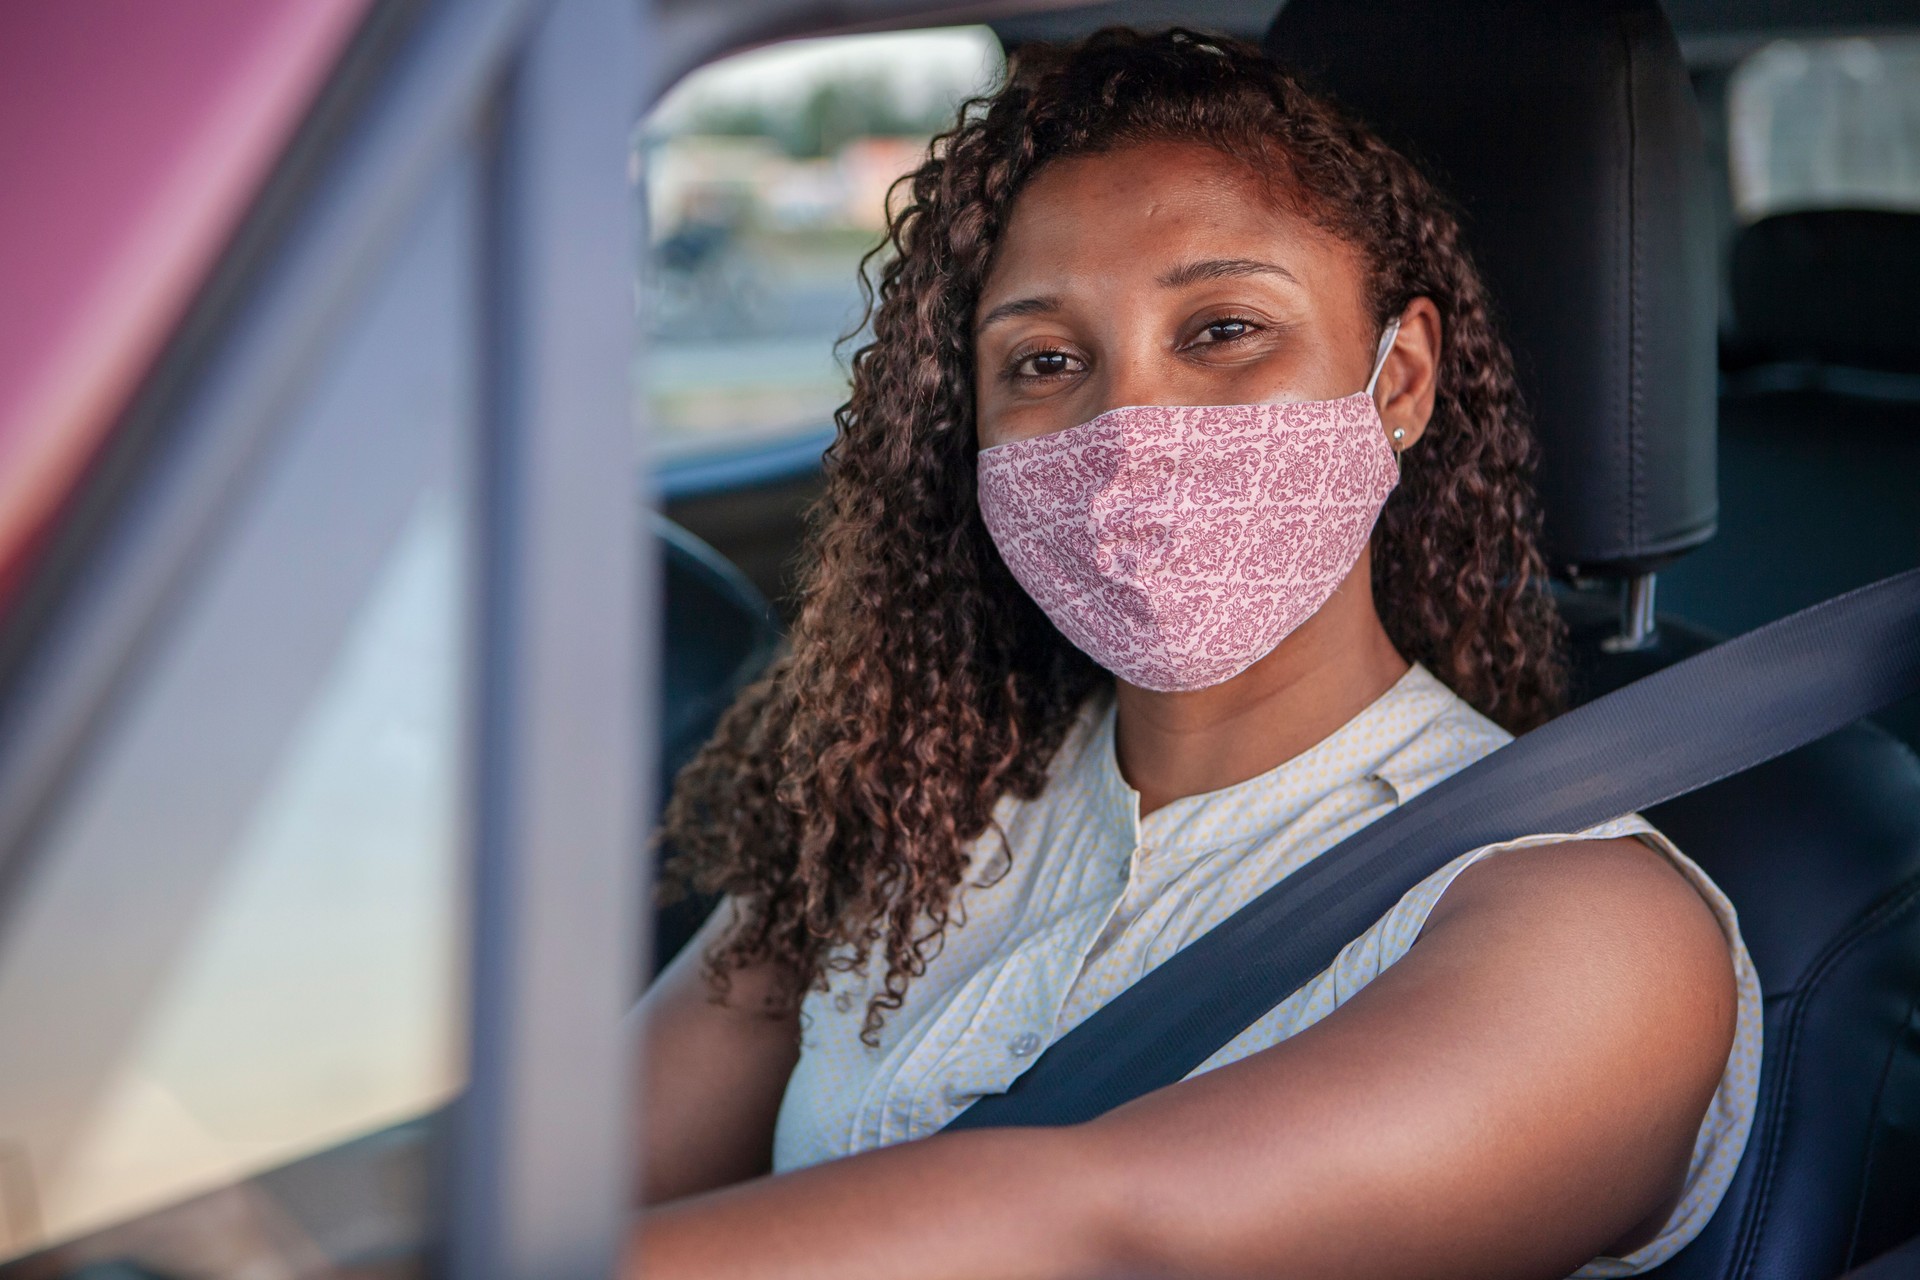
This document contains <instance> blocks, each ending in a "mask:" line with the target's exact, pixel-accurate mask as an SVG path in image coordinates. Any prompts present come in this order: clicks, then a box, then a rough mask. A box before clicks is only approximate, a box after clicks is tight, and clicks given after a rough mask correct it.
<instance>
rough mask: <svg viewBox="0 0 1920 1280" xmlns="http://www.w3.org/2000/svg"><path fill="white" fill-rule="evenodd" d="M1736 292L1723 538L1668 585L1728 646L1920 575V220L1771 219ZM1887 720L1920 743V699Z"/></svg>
mask: <svg viewBox="0 0 1920 1280" xmlns="http://www.w3.org/2000/svg"><path fill="white" fill-rule="evenodd" d="M1731 285H1732V290H1731V291H1732V295H1733V331H1732V333H1731V334H1730V335H1729V338H1728V340H1727V342H1726V346H1725V350H1724V353H1723V357H1722V363H1723V365H1724V366H1725V368H1726V373H1725V375H1724V376H1723V378H1722V386H1721V397H1720V493H1721V511H1720V532H1719V534H1718V535H1717V536H1716V537H1715V538H1714V540H1713V541H1712V542H1710V543H1708V544H1707V545H1706V546H1704V547H1702V548H1701V549H1700V551H1699V552H1698V553H1696V554H1694V555H1691V556H1688V557H1687V558H1686V559H1685V560H1683V561H1681V562H1680V563H1679V564H1676V565H1675V566H1674V567H1673V569H1672V570H1671V571H1670V572H1669V573H1667V574H1666V575H1665V576H1664V579H1663V581H1662V583H1661V594H1662V595H1663V596H1664V597H1665V598H1666V599H1667V600H1668V601H1669V602H1670V604H1671V605H1672V606H1673V608H1674V610H1675V611H1676V612H1678V613H1681V614H1683V615H1685V616H1686V617H1688V618H1691V619H1694V620H1695V621H1698V622H1701V623H1703V624H1705V625H1706V626H1709V627H1711V628H1713V629H1714V630H1716V631H1721V632H1726V633H1733V632H1739V631H1746V630H1750V629H1751V628H1753V627H1757V626H1759V625H1761V624H1762V623H1765V622H1770V621H1772V620H1773V619H1774V618H1778V617H1781V616H1783V615H1785V614H1788V613H1791V612H1793V611H1794V610H1795V609H1802V608H1805V607H1806V606H1807V605H1810V604H1813V603H1815V602H1816V601H1819V600H1823V599H1826V598H1827V597H1829V596H1834V595H1838V594H1839V593H1840V592H1842V591H1846V590H1850V589H1851V588H1853V587H1857V586H1861V585H1863V584H1865V583H1868V582H1872V581H1875V580H1877V579H1879V578H1883V577H1886V576H1888V575H1889V574H1892V573H1897V572H1898V571H1900V570H1901V569H1906V568H1911V567H1912V566H1913V565H1916V564H1920V326H1916V325H1915V324H1914V323H1913V318H1912V315H1911V309H1912V299H1913V297H1914V296H1915V294H1916V293H1920V213H1903V212H1894V211H1889V210H1854V209H1820V210H1808V211H1802V212H1797V213H1783V214H1776V215H1774V216H1773V217H1769V218H1762V219H1761V220H1760V221H1758V222H1756V223H1754V224H1753V225H1751V226H1749V227H1746V228H1744V229H1742V230H1741V232H1740V233H1739V236H1738V238H1737V239H1736V240H1735V242H1734V248H1733V253H1732V261H1731ZM1875 718H1876V720H1877V721H1878V722H1879V723H1881V724H1883V725H1885V726H1886V727H1887V728H1888V729H1889V730H1891V731H1892V732H1893V733H1894V735H1895V736H1897V737H1900V738H1903V739H1904V740H1905V741H1906V742H1907V743H1908V744H1909V745H1914V746H1920V700H1911V699H1910V700H1909V701H1908V702H1907V703H1905V704H1904V705H1902V706H1899V707H1894V708H1890V709H1889V710H1887V711H1885V712H1882V713H1881V714H1880V715H1879V716H1877V717H1875Z"/></svg>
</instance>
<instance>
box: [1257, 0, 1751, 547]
mask: <svg viewBox="0 0 1920 1280" xmlns="http://www.w3.org/2000/svg"><path fill="white" fill-rule="evenodd" d="M1267 48H1268V50H1269V52H1270V53H1271V54H1272V55H1273V57H1274V58H1275V59H1276V60H1277V61H1278V62H1280V63H1281V65H1283V66H1286V67H1289V68H1291V69H1292V70H1294V71H1295V72H1297V73H1299V74H1301V75H1303V76H1304V77H1305V79H1306V80H1307V82H1308V83H1309V84H1312V85H1314V86H1315V87H1317V88H1319V89H1321V90H1323V91H1325V92H1329V93H1331V94H1332V96H1333V97H1334V98H1335V99H1336V100H1338V101H1339V102H1341V103H1343V104H1344V105H1345V106H1346V107H1347V108H1349V109H1350V110H1352V111H1354V112H1355V113H1356V114H1358V115H1359V116H1360V117H1361V118H1362V119H1364V120H1366V121H1367V122H1368V123H1369V124H1370V125H1372V126H1373V127H1374V129H1376V130H1377V131H1378V132H1379V133H1380V134H1381V135H1382V136H1383V137H1385V138H1386V139H1387V140H1388V141H1389V142H1390V143H1392V144H1393V145H1394V146H1395V147H1397V148H1399V149H1400V150H1401V151H1402V152H1403V153H1405V154H1406V155H1408V156H1410V157H1411V158H1412V159H1413V160H1415V162H1416V163H1419V164H1421V165H1422V167H1423V168H1424V169H1425V170H1426V171H1427V173H1428V174H1429V176H1431V177H1432V178H1434V179H1435V180H1436V181H1437V182H1438V183H1439V184H1440V185H1441V187H1442V188H1443V189H1445V190H1446V191H1447V192H1448V193H1449V194H1450V195H1451V196H1452V197H1453V198H1454V200H1455V201H1456V202H1457V204H1458V205H1459V206H1460V208H1461V211H1462V213H1463V223H1464V226H1465V229H1466V235H1467V242H1468V244H1469V246H1470V247H1471V249H1472V251H1473V254H1474V257H1475V259H1476V260H1477V261H1478V262H1479V264H1480V268H1481V270H1482V271H1483V272H1484V273H1485V275H1486V277H1487V282H1488V285H1489V287H1490V288H1491V290H1492V293H1493V300H1494V303H1495V307H1496V310H1497V312H1498V314H1499V316H1500V320H1501V328H1502V331H1503V333H1504V335H1505V337H1506V339H1507V342H1508V343H1509V344H1510V345H1511V346H1512V348H1513V354H1514V358H1515V362H1516V365H1517V367H1518V372H1519V377H1520V384H1521V389H1522V391H1523V392H1524V394H1525V396H1526V401H1527V406H1528V409H1529V410H1530V412H1531V414H1532V417H1533V422H1534V428H1535V430H1536V432H1537V433H1538V435H1539V439H1540V445H1541V469H1540V476H1539V485H1540V492H1541V499H1542V502H1543V504H1544V506H1545V510H1546V542H1547V547H1546V550H1547V554H1548V557H1549V560H1550V562H1551V563H1552V564H1553V566H1554V568H1555V569H1556V570H1558V571H1561V572H1569V571H1574V570H1578V571H1580V572H1582V573H1587V574H1593V573H1616V574H1617V573H1633V572H1639V571H1643V570H1646V569H1650V568H1653V567H1655V566H1657V565H1658V564H1660V563H1661V562H1663V561H1665V560H1667V559H1670V558H1672V557H1673V556H1675V555H1677V554H1679V553H1680V552H1683V551H1686V550H1688V549H1690V548H1692V547H1694V546H1697V545H1699V544H1700V543H1701V542H1704V541H1706V539H1707V538H1709V537H1711V536H1712V534H1713V531H1714V522H1715V518H1716V514H1717V510H1718V502H1717V496H1716V490H1715V484H1714V463H1715V453H1714V414H1715V401H1714V394H1715V328H1716V324H1717V317H1716V314H1715V313H1716V310H1717V296H1716V287H1715V277H1714V234H1713V222H1712V213H1711V205H1710V204H1709V199H1708V188H1707V184H1706V167H1705V166H1706V158H1705V149H1704V147H1703V145H1702V143H1701V137H1700V124H1699V118H1698V115H1697V112H1696V108H1695V105H1694V101H1693V95H1692V92H1691V89H1690V87H1689V85H1688V81H1687V75H1686V69H1685V67H1684V65H1683V64H1682V62H1681V60H1680V49H1679V45H1678V44H1677V43H1676V42H1675V40H1674V38H1673V32H1672V30H1671V29H1670V28H1669V27H1668V26H1667V23H1666V20H1665V19H1664V18H1663V17H1662V16H1661V14H1660V11H1659V9H1658V8H1657V7H1656V5H1655V4H1654V3H1653V0H1554V2H1553V3H1550V4H1543V3H1540V2H1539V0H1456V2H1454V3H1448V4H1435V3H1433V2H1432V0H1291V2H1290V3H1288V4H1287V5H1286V7H1285V8H1283V9H1282V10H1281V11H1280V16H1279V17H1278V18H1276V19H1275V21H1274V24H1273V29H1272V30H1271V31H1270V32H1269V33H1268V36H1267Z"/></svg>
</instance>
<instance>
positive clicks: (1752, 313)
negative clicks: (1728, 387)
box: [1733, 209, 1920, 373]
mask: <svg viewBox="0 0 1920 1280" xmlns="http://www.w3.org/2000/svg"><path fill="white" fill-rule="evenodd" d="M1916 296H1920V213H1893V212H1888V211H1882V210H1869V209H1818V210H1811V211H1808V212H1805V213H1782V214H1776V215H1774V216H1773V217H1771V218H1762V219H1761V220H1760V221H1758V222H1756V223H1754V224H1753V225H1752V226H1750V227H1748V228H1746V230H1744V231H1742V232H1741V233H1740V236H1739V238H1738V239H1736V240H1735V241H1734V243H1733V318H1734V330H1735V334H1736V335H1737V336H1736V339H1735V341H1736V344H1737V347H1738V350H1739V354H1740V356H1741V357H1742V358H1743V359H1745V360H1749V361H1757V360H1765V361H1811V362H1813V363H1816V364H1827V365H1849V366H1852V367H1855V368H1861V369H1887V370H1895V371H1898V372H1902V373H1913V372H1920V325H1915V323H1914V319H1913V299H1914V298H1915V297H1916Z"/></svg>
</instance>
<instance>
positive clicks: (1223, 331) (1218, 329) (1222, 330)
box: [1192, 316, 1259, 347]
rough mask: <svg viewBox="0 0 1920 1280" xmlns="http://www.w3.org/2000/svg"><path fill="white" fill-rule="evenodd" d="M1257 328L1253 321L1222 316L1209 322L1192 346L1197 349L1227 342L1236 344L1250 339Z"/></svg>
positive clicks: (1238, 317)
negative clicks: (1243, 339) (1241, 340)
mask: <svg viewBox="0 0 1920 1280" xmlns="http://www.w3.org/2000/svg"><path fill="white" fill-rule="evenodd" d="M1257 328H1259V326H1258V325H1256V324H1255V323H1254V322H1253V321H1251V320H1247V319H1244V318H1242V317H1240V316H1222V317H1220V318H1219V319H1218V320H1209V321H1207V323H1206V326H1205V327H1204V328H1202V329H1201V330H1200V332H1199V334H1198V335H1197V336H1196V337H1195V338H1194V341H1193V344H1192V345H1194V346H1197V347H1215V346H1219V345H1221V344H1223V343H1227V342H1238V341H1239V340H1240V339H1242V338H1246V337H1250V336H1251V335H1252V334H1253V332H1254V331H1255V330H1256V329H1257Z"/></svg>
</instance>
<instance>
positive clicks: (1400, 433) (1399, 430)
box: [1393, 427, 1407, 444]
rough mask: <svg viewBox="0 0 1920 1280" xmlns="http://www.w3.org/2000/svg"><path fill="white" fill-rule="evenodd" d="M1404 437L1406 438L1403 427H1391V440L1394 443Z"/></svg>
mask: <svg viewBox="0 0 1920 1280" xmlns="http://www.w3.org/2000/svg"><path fill="white" fill-rule="evenodd" d="M1406 438H1407V433H1406V429H1405V428H1403V427H1395V428H1394V429H1393V440H1394V443H1395V444H1398V443H1399V442H1400V441H1402V440H1405V439H1406Z"/></svg>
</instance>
